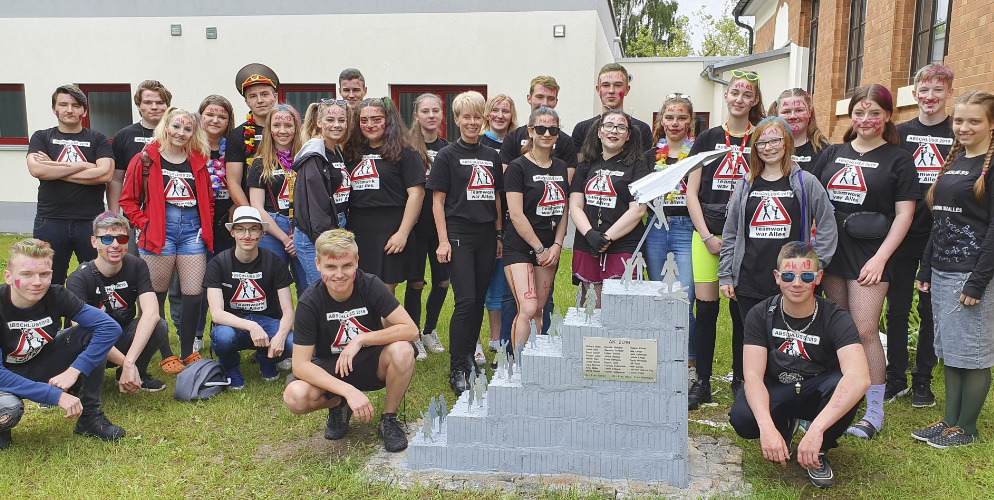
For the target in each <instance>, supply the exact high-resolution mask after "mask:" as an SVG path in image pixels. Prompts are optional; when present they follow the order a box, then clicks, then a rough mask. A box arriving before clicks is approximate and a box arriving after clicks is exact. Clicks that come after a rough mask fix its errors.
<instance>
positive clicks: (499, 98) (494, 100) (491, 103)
mask: <svg viewBox="0 0 994 500" xmlns="http://www.w3.org/2000/svg"><path fill="white" fill-rule="evenodd" d="M504 101H507V103H508V104H509V105H510V106H511V121H510V122H509V123H508V124H507V130H505V131H504V132H505V133H507V132H510V131H512V130H514V129H516V128H518V112H517V111H515V110H514V99H511V97H510V96H507V95H504V94H497V95H495V96H493V97H491V98H490V99H488V100H487V105H486V107H484V108H483V132H484V133H486V132H488V131H490V119H489V117H490V113H493V111H494V108H495V107H496V106H497V105H498V104H500V103H502V102H504Z"/></svg>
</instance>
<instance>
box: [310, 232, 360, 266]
mask: <svg viewBox="0 0 994 500" xmlns="http://www.w3.org/2000/svg"><path fill="white" fill-rule="evenodd" d="M314 253H315V254H316V255H317V256H318V257H331V258H332V259H337V258H339V257H342V256H344V255H346V254H350V253H351V255H352V256H354V257H358V256H359V245H357V244H356V242H355V234H353V233H352V231H349V230H347V229H330V230H328V231H325V232H323V233H321V236H318V239H317V240H315V241H314Z"/></svg>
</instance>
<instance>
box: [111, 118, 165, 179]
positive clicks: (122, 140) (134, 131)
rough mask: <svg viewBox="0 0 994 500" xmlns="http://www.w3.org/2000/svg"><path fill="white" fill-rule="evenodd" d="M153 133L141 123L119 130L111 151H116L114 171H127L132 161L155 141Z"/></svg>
mask: <svg viewBox="0 0 994 500" xmlns="http://www.w3.org/2000/svg"><path fill="white" fill-rule="evenodd" d="M153 131H154V130H153V129H150V128H145V127H144V126H142V123H141V122H138V123H132V124H131V125H128V126H127V127H124V128H122V129H121V130H118V131H117V134H115V135H114V141H113V142H112V143H111V149H113V151H114V169H115V170H127V169H128V163H131V159H132V158H134V157H135V155H137V154H138V153H141V152H142V150H143V149H145V146H146V145H148V143H150V142H152V141H153V140H155V139H154V138H153V137H152V132H153Z"/></svg>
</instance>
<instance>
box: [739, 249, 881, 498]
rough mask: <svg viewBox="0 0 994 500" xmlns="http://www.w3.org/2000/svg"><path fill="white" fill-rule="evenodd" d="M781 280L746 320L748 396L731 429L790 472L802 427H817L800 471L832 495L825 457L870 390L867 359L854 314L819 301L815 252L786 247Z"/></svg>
mask: <svg viewBox="0 0 994 500" xmlns="http://www.w3.org/2000/svg"><path fill="white" fill-rule="evenodd" d="M774 277H775V278H776V280H777V284H778V285H779V286H780V292H781V294H780V295H776V296H773V297H770V298H767V299H764V300H763V301H762V302H760V303H759V304H757V305H756V307H754V308H753V309H752V310H751V311H750V312H749V315H748V316H747V317H746V321H745V325H744V328H745V332H744V336H745V347H744V349H743V375H744V376H745V380H744V382H743V388H744V390H742V391H739V393H738V395H737V396H736V397H735V402H734V403H732V411H731V412H729V414H728V416H729V422H730V423H731V424H732V427H734V428H735V432H737V433H738V434H739V436H742V437H743V438H746V439H756V438H759V440H760V444H761V446H762V450H763V457H764V458H766V459H768V460H772V461H774V462H779V463H780V465H781V466H783V467H786V466H787V460H788V459H790V454H791V453H790V445H791V441H793V437H794V432H795V431H796V430H797V427H798V420H800V419H804V420H810V421H811V425H810V426H809V427H808V430H807V432H806V433H805V434H804V438H803V439H801V442H800V444H799V445H798V446H797V463H799V464H800V465H801V466H802V467H804V468H805V469H808V478H809V479H810V480H811V484H813V485H815V486H817V487H819V488H831V487H832V486H833V485H834V484H835V475H834V473H833V472H832V468H831V467H830V466H829V464H828V459H826V458H825V452H826V451H828V450H830V449H832V448H835V447H836V446H838V439H839V437H840V436H842V434H843V433H845V431H846V429H847V428H848V427H849V424H851V423H852V421H853V418H855V416H856V410H857V407H858V405H859V402H860V400H861V399H863V393H864V392H865V391H866V388H867V387H869V385H870V371H869V367H868V365H867V362H866V354H865V353H864V352H863V345H862V344H860V340H859V331H858V330H857V329H856V324H855V323H853V320H852V317H851V316H849V313H847V312H846V311H845V310H843V309H842V308H841V307H839V306H838V305H836V304H835V303H834V302H832V301H830V300H827V299H823V298H821V297H816V296H815V294H814V289H815V287H816V286H818V284H819V283H820V282H821V277H822V270H821V269H819V268H818V255H817V254H816V253H815V250H814V248H812V247H811V245H809V244H807V243H804V242H796V241H795V242H791V243H787V244H785V245H784V246H783V248H782V249H781V250H780V255H779V256H778V257H777V270H775V271H774Z"/></svg>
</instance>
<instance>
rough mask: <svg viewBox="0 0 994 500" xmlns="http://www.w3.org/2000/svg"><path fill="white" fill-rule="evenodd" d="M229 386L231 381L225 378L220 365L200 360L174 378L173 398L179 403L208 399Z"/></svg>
mask: <svg viewBox="0 0 994 500" xmlns="http://www.w3.org/2000/svg"><path fill="white" fill-rule="evenodd" d="M229 385H231V379H229V378H228V377H226V376H225V373H224V369H222V368H221V363H218V362H217V361H214V360H213V359H201V360H200V361H196V362H194V363H193V364H191V365H189V366H187V367H186V369H185V370H183V371H182V372H181V373H180V374H179V375H177V376H176V391H175V392H174V393H173V397H175V398H176V399H178V400H180V401H196V400H198V399H209V398H212V397H214V396H217V395H218V394H220V393H221V391H223V390H224V389H225V388H227V387H228V386H229Z"/></svg>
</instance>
